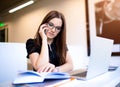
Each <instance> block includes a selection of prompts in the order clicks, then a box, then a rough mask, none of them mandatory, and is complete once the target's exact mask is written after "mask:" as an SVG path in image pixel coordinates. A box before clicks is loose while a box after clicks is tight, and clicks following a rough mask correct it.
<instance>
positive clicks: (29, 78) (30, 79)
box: [13, 70, 70, 84]
mask: <svg viewBox="0 0 120 87" xmlns="http://www.w3.org/2000/svg"><path fill="white" fill-rule="evenodd" d="M67 78H70V75H69V74H68V73H63V72H44V73H38V72H35V71H30V70H28V71H25V72H21V73H19V74H18V76H17V77H16V78H15V79H14V81H13V84H25V83H36V82H43V81H44V80H45V79H67Z"/></svg>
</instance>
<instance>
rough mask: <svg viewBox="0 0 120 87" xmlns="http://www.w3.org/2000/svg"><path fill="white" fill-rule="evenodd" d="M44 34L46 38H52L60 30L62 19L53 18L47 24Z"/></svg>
mask: <svg viewBox="0 0 120 87" xmlns="http://www.w3.org/2000/svg"><path fill="white" fill-rule="evenodd" d="M47 27H48V29H47V32H46V36H47V38H48V39H54V38H55V37H56V36H57V35H58V33H59V32H60V31H61V27H62V20H61V19H60V18H53V19H52V20H50V21H49V22H48V24H47Z"/></svg>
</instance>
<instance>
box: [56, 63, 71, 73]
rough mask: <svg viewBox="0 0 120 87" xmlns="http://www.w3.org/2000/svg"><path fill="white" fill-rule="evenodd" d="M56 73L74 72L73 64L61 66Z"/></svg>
mask: <svg viewBox="0 0 120 87" xmlns="http://www.w3.org/2000/svg"><path fill="white" fill-rule="evenodd" d="M56 69H57V70H56V71H58V72H69V71H71V70H73V64H72V63H65V64H63V65H61V66H58V67H56Z"/></svg>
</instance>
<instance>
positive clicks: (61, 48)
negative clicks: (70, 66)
mask: <svg viewBox="0 0 120 87" xmlns="http://www.w3.org/2000/svg"><path fill="white" fill-rule="evenodd" d="M53 18H60V19H61V20H62V27H61V31H60V32H59V34H58V35H57V36H56V37H55V38H54V41H55V44H56V47H57V48H56V49H57V54H58V56H59V58H60V65H62V64H64V63H65V62H66V51H67V48H66V22H65V17H64V15H63V14H62V13H60V12H58V11H50V12H49V13H48V14H47V15H46V16H45V18H44V19H43V21H42V22H41V24H40V26H41V25H42V24H44V23H48V22H49V21H50V20H51V19H53ZM40 26H39V28H38V30H37V32H36V35H35V42H36V45H39V46H41V44H42V39H41V37H40V35H39V29H40Z"/></svg>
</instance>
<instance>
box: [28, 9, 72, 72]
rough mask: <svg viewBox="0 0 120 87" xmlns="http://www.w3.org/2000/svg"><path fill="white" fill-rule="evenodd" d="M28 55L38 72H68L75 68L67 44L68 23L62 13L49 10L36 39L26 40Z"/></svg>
mask: <svg viewBox="0 0 120 87" xmlns="http://www.w3.org/2000/svg"><path fill="white" fill-rule="evenodd" d="M26 49H27V52H28V55H27V57H28V58H29V59H30V60H31V63H32V66H33V68H34V70H35V71H37V72H68V71H70V70H72V69H73V63H72V59H71V57H70V55H69V53H68V49H67V46H66V24H65V19H64V16H63V14H62V13H60V12H58V11H51V12H49V13H48V14H47V15H46V16H45V18H44V19H43V21H42V23H41V24H40V26H39V28H38V30H37V33H36V35H35V38H34V39H28V40H27V42H26Z"/></svg>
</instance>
